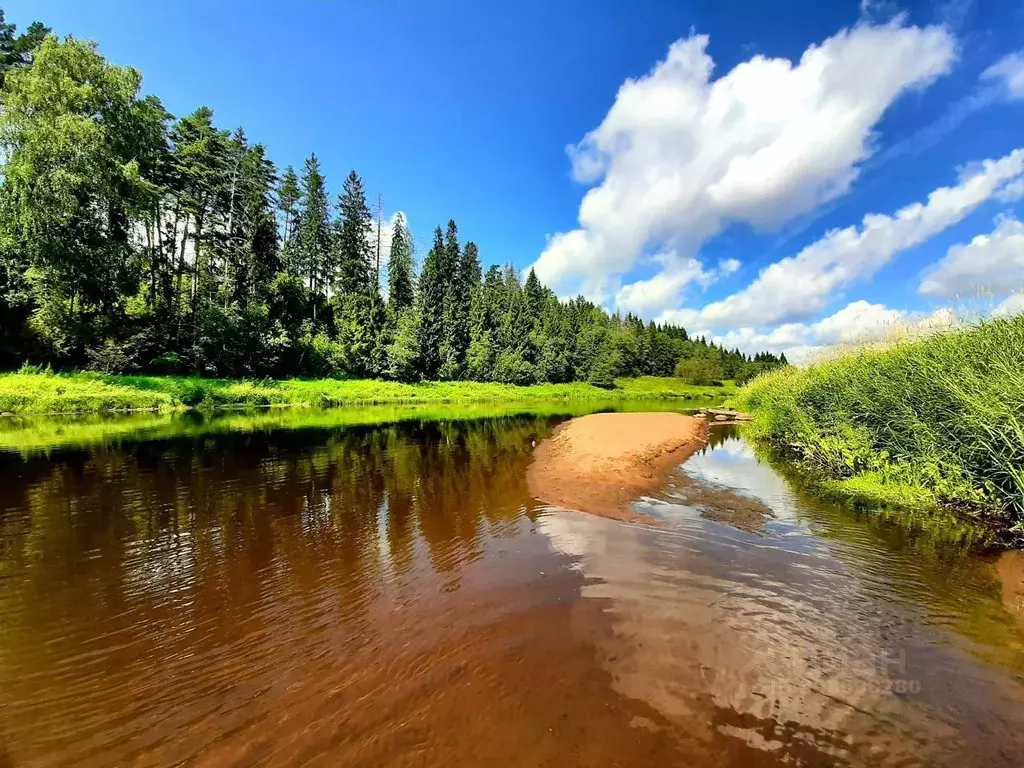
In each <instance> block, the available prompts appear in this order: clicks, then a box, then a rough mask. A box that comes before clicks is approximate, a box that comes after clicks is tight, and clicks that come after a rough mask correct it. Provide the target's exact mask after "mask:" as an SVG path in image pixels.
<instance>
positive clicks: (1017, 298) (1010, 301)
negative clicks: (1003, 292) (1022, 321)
mask: <svg viewBox="0 0 1024 768" xmlns="http://www.w3.org/2000/svg"><path fill="white" fill-rule="evenodd" d="M992 314H993V316H995V317H1010V316H1011V315H1024V293H1015V294H1013V296H1010V297H1009V298H1007V299H1005V300H1004V301H1003V302H1002V303H1001V304H999V306H997V307H996V308H995V309H994V310H992Z"/></svg>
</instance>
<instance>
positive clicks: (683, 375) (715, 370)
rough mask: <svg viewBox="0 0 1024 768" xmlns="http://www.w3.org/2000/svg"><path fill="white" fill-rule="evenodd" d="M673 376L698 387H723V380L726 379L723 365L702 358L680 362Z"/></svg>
mask: <svg viewBox="0 0 1024 768" xmlns="http://www.w3.org/2000/svg"><path fill="white" fill-rule="evenodd" d="M673 375H674V376H675V377H676V378H677V379H682V380H683V381H685V382H686V383H687V384H693V385H694V386H697V387H708V386H712V385H714V386H721V384H722V379H723V378H725V372H724V371H723V370H722V366H721V365H719V364H718V363H716V362H715V361H714V360H707V359H705V358H700V357H693V358H690V359H689V360H680V361H679V362H678V363H677V364H676V369H675V372H674V373H673Z"/></svg>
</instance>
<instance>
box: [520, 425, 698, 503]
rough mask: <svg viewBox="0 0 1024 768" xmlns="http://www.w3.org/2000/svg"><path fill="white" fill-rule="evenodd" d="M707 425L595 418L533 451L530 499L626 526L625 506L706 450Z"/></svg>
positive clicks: (561, 430) (563, 431) (565, 429)
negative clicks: (593, 515) (685, 461)
mask: <svg viewBox="0 0 1024 768" xmlns="http://www.w3.org/2000/svg"><path fill="white" fill-rule="evenodd" d="M707 430H708V427H707V422H706V421H705V420H704V419H702V418H699V417H694V416H687V415H685V414H682V413H595V414H591V415H589V416H583V417H581V418H578V419H572V420H570V421H567V422H565V423H564V424H562V425H560V426H559V427H558V428H557V429H556V430H555V432H554V434H553V435H552V436H551V437H550V438H549V439H548V440H545V441H544V442H542V443H541V444H540V445H538V446H537V449H536V451H534V456H533V463H532V464H531V465H530V468H529V470H528V472H527V476H526V479H527V483H528V485H529V488H530V493H531V494H532V495H533V496H534V497H536V498H538V499H540V500H541V501H544V502H547V503H548V504H552V505H555V506H558V507H565V508H567V509H575V510H578V511H581V512H591V513H593V514H597V515H602V516H604V517H611V518H615V519H617V520H629V519H633V518H635V517H637V515H636V514H635V513H633V512H631V511H630V509H629V506H628V505H629V503H630V502H631V501H633V500H635V499H636V498H637V497H638V496H641V495H642V494H644V493H648V492H651V491H654V490H657V489H658V488H659V487H660V486H661V484H662V481H663V480H664V477H665V474H666V473H667V472H668V471H669V470H670V469H672V468H673V467H675V466H678V465H679V464H680V463H681V462H682V461H683V460H685V459H686V458H688V457H689V456H690V455H691V454H692V453H694V452H695V451H697V450H698V449H699V448H700V447H701V446H703V445H704V443H705V441H706V439H707Z"/></svg>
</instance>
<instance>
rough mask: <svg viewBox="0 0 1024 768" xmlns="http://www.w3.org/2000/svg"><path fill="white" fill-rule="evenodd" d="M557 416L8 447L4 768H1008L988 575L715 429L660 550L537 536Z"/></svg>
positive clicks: (1013, 698) (1012, 668) (403, 418)
mask: <svg viewBox="0 0 1024 768" xmlns="http://www.w3.org/2000/svg"><path fill="white" fill-rule="evenodd" d="M590 407H593V406H590ZM635 407H636V406H635ZM584 409H585V407H576V408H573V409H571V410H572V411H573V412H579V411H581V410H584ZM558 410H559V409H558V408H552V409H548V412H542V413H537V412H533V413H520V414H517V415H504V416H494V412H493V411H490V412H480V413H477V414H473V415H476V416H478V417H479V418H475V419H472V420H456V419H452V418H444V417H445V416H446V415H447V416H450V415H451V414H445V413H438V412H430V413H424V412H423V411H419V412H416V411H411V410H408V409H403V410H402V411H401V412H400V413H397V412H396V413H394V414H385V413H382V412H380V411H378V412H377V413H376V414H375V415H374V414H369V413H366V412H363V413H362V415H360V414H358V413H350V414H347V415H344V418H342V417H341V414H342V412H341V411H337V412H333V413H320V412H307V413H306V414H305V416H304V417H300V416H293V415H290V414H285V413H283V412H279V413H276V414H272V415H269V416H260V417H258V418H257V420H256V421H252V420H249V419H247V418H245V417H244V416H242V415H235V416H232V417H231V418H233V419H234V422H230V421H219V420H218V419H220V418H227V417H218V418H217V419H212V420H211V419H192V420H188V419H186V420H180V423H178V424H174V423H169V422H167V421H165V420H162V419H161V420H159V421H157V422H154V421H151V420H147V419H137V421H136V422H135V424H134V426H130V425H129V423H128V422H111V421H109V420H98V421H96V420H94V421H88V422H84V424H88V425H89V429H92V430H93V431H94V432H95V433H96V434H87V432H88V430H83V428H82V427H83V422H81V421H75V422H40V421H35V422H33V423H32V424H31V425H24V428H25V430H26V431H24V432H22V433H20V436H19V433H18V432H17V430H16V429H15V428H13V427H8V428H7V429H6V431H4V434H3V439H4V440H5V441H6V445H7V447H8V450H7V451H6V452H4V453H0V765H3V766H8V765H9V766H50V765H53V766H57V765H85V766H90V765H93V766H106V765H139V766H165V765H211V766H213V765H218V766H219V765H239V766H242V765H294V764H304V765H305V764H308V765H332V766H334V765H365V766H380V765H467V766H468V765H481V764H493V765H559V766H574V765H591V766H596V765H609V766H610V765H630V766H644V765H650V766H665V765H695V766H701V765H709V766H710V765H715V766H723V765H743V766H746V765H777V764H779V765H781V764H790V765H792V764H796V765H837V764H838V765H865V766H866V765H872V766H875V765H919V764H920V765H951V766H953V765H986V766H1001V765H1007V766H1010V765H1014V766H1015V765H1020V759H1019V755H1020V754H1024V752H1022V748H1024V685H1022V678H1021V672H1022V670H1024V634H1022V631H1021V625H1020V624H1019V623H1018V622H1017V621H1016V619H1015V616H1014V614H1013V613H1012V612H1011V610H1008V606H1009V607H1010V608H1012V605H1011V601H1012V599H1016V597H1017V596H1019V594H1020V591H1019V590H1015V589H1013V588H1009V589H1008V588H1007V586H1006V585H1005V584H1003V583H1001V582H1000V580H999V577H998V573H997V569H996V567H995V565H994V562H993V559H992V558H990V557H985V556H980V555H976V554H972V553H971V552H970V551H968V550H967V549H966V548H964V547H962V546H960V545H958V544H956V543H955V542H950V541H948V540H946V539H942V538H939V539H937V538H936V537H935V536H933V535H931V534H928V533H927V532H926V531H919V530H913V529H907V528H901V527H899V526H895V525H893V524H891V523H888V522H885V521H882V520H880V519H879V518H878V517H877V516H872V515H867V514H864V513H855V512H853V511H851V510H848V509H844V508H842V507H836V506H831V505H824V504H820V503H816V502H814V501H812V500H810V499H809V498H807V497H805V496H804V495H802V494H801V493H800V492H799V491H797V490H795V489H794V488H793V487H792V485H790V483H789V482H788V481H787V480H785V479H784V478H783V477H782V476H781V475H780V474H778V472H777V471H776V470H775V469H773V468H772V467H771V466H770V465H769V464H767V463H764V462H760V461H759V460H758V458H757V457H756V456H755V455H754V453H753V451H752V450H751V448H750V447H749V446H748V445H747V444H746V443H745V442H744V441H743V440H742V438H741V437H740V436H739V435H738V434H737V433H735V431H732V430H728V429H726V430H718V431H716V433H715V437H714V439H713V441H712V445H711V447H709V449H708V450H706V451H705V452H703V453H702V454H699V455H697V456H695V457H693V458H692V459H690V461H688V462H687V463H686V464H685V465H684V466H683V467H682V468H681V470H680V471H679V473H678V474H677V475H676V476H675V477H673V478H672V479H671V480H670V482H669V483H668V484H667V486H666V488H665V489H664V492H663V493H661V494H659V496H658V497H657V498H651V499H642V500H638V502H637V508H638V509H639V510H641V511H644V512H647V513H649V514H650V515H651V516H652V518H654V519H655V522H654V523H652V524H651V525H646V526H645V525H626V524H621V523H615V522H611V521H607V520H602V519H598V518H594V517H590V516H587V515H583V514H579V513H572V512H565V511H560V510H553V509H549V508H546V507H544V506H542V505H539V504H538V503H536V502H535V501H534V500H533V499H531V498H530V496H529V494H528V492H527V490H526V484H525V474H526V468H527V466H528V464H529V461H530V458H531V453H532V445H533V443H534V442H535V441H539V440H541V439H543V438H544V437H545V436H546V435H547V434H549V433H550V430H551V429H552V428H553V427H554V426H555V425H556V424H557V423H558V422H559V420H560V419H561V418H563V417H564V414H558V413H557V411H558ZM563 410H564V408H563ZM375 420H376V421H378V422H379V421H381V420H384V421H385V422H387V423H383V424H376V425H374V424H372V423H369V422H373V421H375ZM361 422H364V423H361ZM96 424H99V428H96V427H95V425H96ZM139 425H141V426H142V427H143V428H141V429H140V428H137V427H139ZM28 429H32V430H34V432H31V433H30V432H29V431H27V430H28ZM47 435H50V437H47ZM69 435H70V437H69ZM697 487H700V488H704V489H707V488H712V489H715V490H716V492H717V491H720V492H724V493H741V494H745V495H747V496H750V497H754V498H757V499H760V500H761V501H762V502H763V503H764V504H765V505H766V506H767V507H769V508H770V509H771V510H772V513H773V517H772V518H770V519H769V520H768V521H767V522H766V523H765V524H764V525H763V526H762V527H761V528H760V529H759V530H754V531H742V530H738V529H736V528H733V527H730V526H728V525H724V524H721V523H717V522H713V521H711V520H708V519H706V518H705V517H703V516H702V514H701V511H702V510H701V509H700V508H698V507H697V506H694V499H695V498H699V499H701V500H705V501H706V499H707V498H708V496H707V494H700V495H698V494H695V493H694V489H695V488H697ZM1004 570H1005V569H1004ZM1018 570H1019V569H1018ZM1008 596H1009V597H1008Z"/></svg>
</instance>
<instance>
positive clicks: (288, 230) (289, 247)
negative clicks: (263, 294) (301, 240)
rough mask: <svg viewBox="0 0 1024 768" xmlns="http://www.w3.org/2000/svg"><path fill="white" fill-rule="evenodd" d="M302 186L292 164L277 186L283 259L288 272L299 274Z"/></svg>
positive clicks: (294, 274)
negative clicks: (297, 262)
mask: <svg viewBox="0 0 1024 768" xmlns="http://www.w3.org/2000/svg"><path fill="white" fill-rule="evenodd" d="M301 203H302V187H300V186H299V177H298V176H297V175H296V173H295V169H294V168H292V166H290V165H289V166H288V167H287V168H285V169H284V173H282V174H281V184H280V186H279V187H278V188H277V217H278V227H279V229H280V233H281V261H282V263H283V267H284V269H285V270H286V271H287V272H288V274H290V275H293V276H296V277H297V276H298V275H299V268H298V264H296V256H297V254H296V247H295V245H296V235H297V233H298V231H299V213H300V212H301V210H302V208H301Z"/></svg>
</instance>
